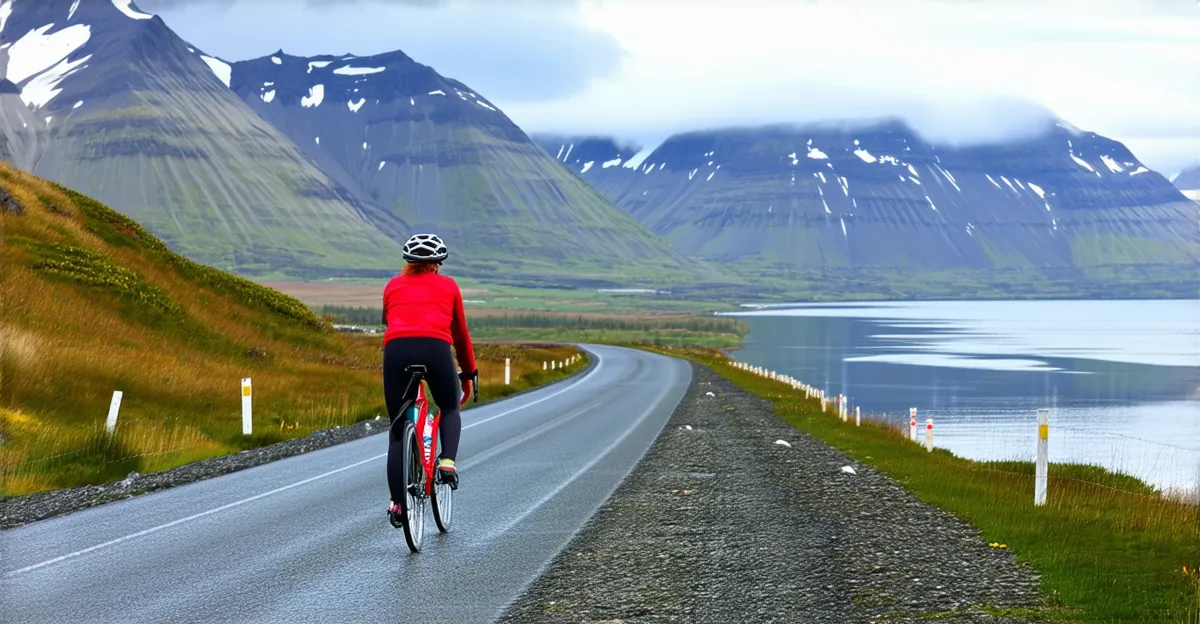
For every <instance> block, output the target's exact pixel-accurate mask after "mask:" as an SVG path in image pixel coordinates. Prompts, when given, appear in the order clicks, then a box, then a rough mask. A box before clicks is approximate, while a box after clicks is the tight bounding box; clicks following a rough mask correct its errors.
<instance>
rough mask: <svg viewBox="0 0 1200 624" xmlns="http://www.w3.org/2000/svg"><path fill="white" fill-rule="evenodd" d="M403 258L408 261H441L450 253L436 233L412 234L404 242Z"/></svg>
mask: <svg viewBox="0 0 1200 624" xmlns="http://www.w3.org/2000/svg"><path fill="white" fill-rule="evenodd" d="M403 251H404V259H405V260H408V261H410V262H441V261H443V260H445V259H446V256H449V255H450V250H449V249H447V248H446V243H443V242H442V239H441V238H439V237H438V235H437V234H413V235H412V236H410V237H409V238H408V241H406V242H405V243H404V249H403Z"/></svg>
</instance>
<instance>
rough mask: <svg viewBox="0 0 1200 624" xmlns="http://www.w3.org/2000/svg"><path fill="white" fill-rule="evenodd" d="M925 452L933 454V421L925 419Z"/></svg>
mask: <svg viewBox="0 0 1200 624" xmlns="http://www.w3.org/2000/svg"><path fill="white" fill-rule="evenodd" d="M925 450H926V451H929V452H930V453H932V452H933V419H932V418H926V419H925Z"/></svg>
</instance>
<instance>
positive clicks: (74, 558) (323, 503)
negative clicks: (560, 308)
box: [0, 346, 691, 622]
mask: <svg viewBox="0 0 1200 624" xmlns="http://www.w3.org/2000/svg"><path fill="white" fill-rule="evenodd" d="M588 349H589V351H591V352H592V357H593V358H594V359H596V360H597V365H596V366H594V367H593V369H592V370H591V371H590V372H589V373H587V374H586V375H585V376H583V377H580V378H576V379H572V380H568V381H565V382H561V383H558V384H555V385H553V386H550V387H547V388H543V389H540V390H538V391H535V392H531V393H527V394H523V395H521V396H519V397H515V398H513V399H509V400H506V401H501V402H497V403H493V404H489V405H486V406H483V407H479V408H474V409H470V410H467V411H465V412H464V413H463V427H464V432H463V439H462V448H461V450H460V452H459V466H460V474H461V475H462V476H461V479H462V487H460V488H459V490H458V492H456V495H455V501H454V502H455V516H456V517H455V525H454V527H452V531H451V533H450V534H448V535H441V534H439V533H438V532H437V529H436V527H434V526H433V522H432V516H431V514H428V513H427V516H426V522H427V525H426V531H427V534H426V537H425V545H424V548H423V550H422V552H421V553H419V554H416V555H413V554H410V553H409V550H408V547H407V546H406V545H405V543H404V536H403V532H402V531H400V530H399V529H393V528H392V527H391V525H389V524H388V521H387V518H386V514H385V509H386V505H387V501H388V496H387V486H386V478H385V475H384V453H385V452H386V439H385V438H384V437H383V436H381V435H376V436H371V437H368V438H364V439H361V440H357V441H354V442H350V443H347V444H343V445H340V446H335V447H331V448H327V449H323V450H319V451H314V452H311V453H307V454H304V455H299V456H295V457H291V458H288V459H284V460H281V461H278V462H275V463H272V464H266V465H263V466H258V467H255V468H251V469H248V470H244V471H241V472H236V473H232V474H229V475H225V476H222V477H217V478H214V479H210V480H207V481H201V482H198V483H193V484H189V485H185V486H181V487H178V488H174V489H170V490H165V491H161V492H157V493H153V494H148V495H145V496H141V497H137V498H133V499H129V500H126V501H121V502H118V503H112V504H108V505H103V506H100V507H95V508H92V509H87V510H83V511H80V512H77V513H74V514H69V515H66V516H61V517H57V518H52V519H49V520H45V521H42V522H37V523H34V524H31V525H27V526H23V527H20V528H16V529H12V530H9V531H4V532H0V570H2V574H3V577H0V604H2V608H0V618H2V620H0V621H3V622H76V621H78V622H101V621H113V622H117V621H119V622H138V621H154V622H166V621H205V622H217V621H237V622H284V621H286V622H301V621H321V622H341V621H389V622H392V621H400V622H408V621H413V622H416V621H421V622H430V621H435V622H442V621H452V622H488V621H492V620H494V619H495V618H496V617H497V616H499V615H500V613H501V612H502V610H503V609H504V608H505V606H506V605H508V604H509V603H510V602H511V601H512V600H514V599H515V598H516V597H517V596H518V595H519V594H520V592H521V590H522V589H523V588H524V587H525V586H526V585H528V584H529V583H530V582H531V581H533V580H534V579H535V578H536V577H537V576H538V574H539V572H540V571H541V570H542V569H543V568H544V567H545V566H546V564H548V563H549V562H550V560H551V559H552V558H553V557H554V555H555V554H556V553H557V552H558V551H559V550H561V549H562V548H563V547H564V546H565V545H566V543H567V542H568V541H569V540H570V538H571V537H572V536H573V535H574V534H575V533H576V532H577V531H578V530H579V529H580V528H581V527H582V526H583V524H584V523H585V522H586V521H587V519H588V518H589V517H590V516H591V515H592V513H593V512H594V511H595V510H596V508H597V507H598V506H599V505H600V504H601V503H602V502H604V500H605V499H606V498H607V497H608V496H609V494H610V493H611V492H612V491H613V489H614V488H615V487H616V486H617V484H618V483H619V482H620V481H621V479H622V478H623V477H625V475H627V474H628V473H629V471H630V470H631V469H632V468H633V467H634V466H635V464H637V462H638V460H639V459H640V458H641V456H642V455H643V454H644V453H645V451H646V449H647V448H649V446H650V444H651V443H652V442H653V440H654V438H655V437H656V436H657V435H658V433H659V432H660V430H661V429H662V427H663V425H664V423H666V421H667V419H668V418H669V417H670V416H671V413H672V412H673V411H674V409H675V407H676V406H677V405H678V403H679V401H680V399H681V398H682V397H683V395H684V393H685V391H686V390H687V387H688V384H689V382H690V380H691V371H690V368H689V367H688V365H687V364H686V363H684V362H682V361H680V360H673V359H670V358H666V357H662V356H658V355H654V354H649V353H644V352H640V351H632V350H626V349H618V348H613V347H601V346H595V347H589V348H588Z"/></svg>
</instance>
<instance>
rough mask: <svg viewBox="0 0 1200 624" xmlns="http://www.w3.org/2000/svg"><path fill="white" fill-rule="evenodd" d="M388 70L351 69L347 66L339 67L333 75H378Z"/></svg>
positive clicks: (383, 68) (373, 68) (372, 68)
mask: <svg viewBox="0 0 1200 624" xmlns="http://www.w3.org/2000/svg"><path fill="white" fill-rule="evenodd" d="M386 69H387V68H386V67H351V66H349V65H346V66H345V67H339V68H337V69H335V70H333V73H335V74H341V75H343V76H366V75H369V74H378V73H379V72H382V71H385V70H386Z"/></svg>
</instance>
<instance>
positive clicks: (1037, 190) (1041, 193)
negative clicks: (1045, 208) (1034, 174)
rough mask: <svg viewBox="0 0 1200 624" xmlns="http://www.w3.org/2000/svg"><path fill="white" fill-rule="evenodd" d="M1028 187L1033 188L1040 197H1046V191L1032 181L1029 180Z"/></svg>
mask: <svg viewBox="0 0 1200 624" xmlns="http://www.w3.org/2000/svg"><path fill="white" fill-rule="evenodd" d="M1029 188H1031V189H1033V192H1034V193H1037V195H1038V197H1041V198H1042V199H1046V191H1044V190H1042V187H1040V186H1038V185H1036V184H1034V183H1033V182H1030V183H1029Z"/></svg>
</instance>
